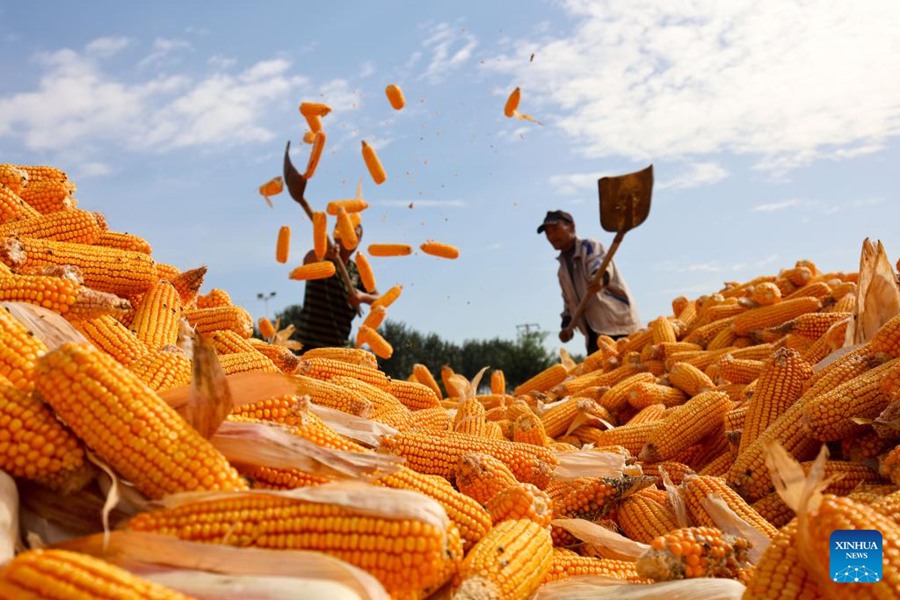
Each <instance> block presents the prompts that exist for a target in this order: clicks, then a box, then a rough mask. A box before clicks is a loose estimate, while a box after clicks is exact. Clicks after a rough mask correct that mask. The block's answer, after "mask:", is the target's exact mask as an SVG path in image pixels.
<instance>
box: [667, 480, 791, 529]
mask: <svg viewBox="0 0 900 600" xmlns="http://www.w3.org/2000/svg"><path fill="white" fill-rule="evenodd" d="M682 489H683V490H684V495H683V497H684V500H685V504H687V507H688V510H689V511H690V514H691V517H692V518H693V520H694V523H696V524H697V525H701V526H704V527H717V526H718V525H717V523H716V522H715V520H714V519H713V518H712V516H710V514H709V513H708V512H707V510H706V509H705V508H704V506H703V499H705V498H708V497H710V496H718V497H719V498H721V499H722V500H723V501H724V502H725V504H726V505H727V506H728V508H730V509H731V510H732V511H734V513H735V514H736V515H737V516H739V517H741V518H742V519H743V520H744V521H746V522H747V523H748V524H750V525H751V526H753V527H754V528H756V529H757V530H759V531H760V532H762V533H764V534H766V535H767V536H768V537H770V538H771V537H774V535H775V533H776V532H777V529H776V528H775V527H774V526H773V525H772V524H771V523H769V522H768V521H767V520H766V519H765V518H763V517H762V516H761V515H760V514H759V513H758V512H756V510H754V509H753V507H752V506H750V505H749V504H747V502H746V501H745V500H744V499H743V498H741V497H740V496H739V495H738V494H737V493H736V492H735V491H734V490H733V489H731V488H730V487H729V486H728V484H727V483H726V482H725V479H723V478H721V477H714V476H710V475H686V476H685V478H684V481H683V483H682Z"/></svg>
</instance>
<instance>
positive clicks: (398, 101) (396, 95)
mask: <svg viewBox="0 0 900 600" xmlns="http://www.w3.org/2000/svg"><path fill="white" fill-rule="evenodd" d="M384 93H385V95H386V96H387V99H388V102H390V104H391V108H393V109H394V110H400V109H402V108H403V107H404V106H405V105H406V99H405V98H404V97H403V90H401V89H400V86H398V85H397V84H396V83H392V84H390V85H388V86H387V87H386V88H384Z"/></svg>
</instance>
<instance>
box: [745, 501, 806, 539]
mask: <svg viewBox="0 0 900 600" xmlns="http://www.w3.org/2000/svg"><path fill="white" fill-rule="evenodd" d="M750 506H751V507H752V508H753V510H755V511H756V512H757V513H758V514H759V516H761V517H762V518H764V519H765V520H766V521H768V522H769V523H771V524H772V526H773V527H775V528H776V529H782V528H783V527H784V526H785V525H787V524H788V523H790V522H791V519H793V518H794V516H795V515H796V513H795V512H794V511H793V510H791V507H789V506H788V505H787V504H785V503H784V500H782V499H781V496H779V495H778V494H777V493H776V492H772V493H771V494H766V495H765V496H763V497H762V498H760V499H759V500H757V501H756V502H754V503H753V504H751V505H750ZM777 535H778V534H776V537H775V538H773V542H774V540H775V539H776V538H777Z"/></svg>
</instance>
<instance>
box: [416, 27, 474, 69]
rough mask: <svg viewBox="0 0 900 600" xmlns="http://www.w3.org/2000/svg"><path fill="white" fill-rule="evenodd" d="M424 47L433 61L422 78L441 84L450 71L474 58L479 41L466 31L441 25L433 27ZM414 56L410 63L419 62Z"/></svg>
mask: <svg viewBox="0 0 900 600" xmlns="http://www.w3.org/2000/svg"><path fill="white" fill-rule="evenodd" d="M423 45H424V46H425V48H426V49H427V50H428V51H429V52H430V53H431V60H430V61H429V63H428V66H427V67H426V68H425V71H424V72H423V73H422V75H421V76H420V77H421V78H422V79H425V80H426V81H428V82H429V83H440V82H441V81H443V80H444V77H445V76H446V75H447V74H448V73H449V72H450V71H453V70H455V69H458V68H459V67H461V66H462V65H464V64H465V63H466V62H467V61H468V60H469V59H470V58H472V52H473V51H474V50H475V48H476V46H478V41H477V40H476V39H475V36H474V35H472V34H471V33H469V32H468V31H466V30H465V29H462V28H458V27H455V26H453V25H450V24H449V23H439V24H437V25H435V26H433V27H431V29H430V30H429V32H428V37H427V38H426V39H425V41H424V42H423ZM413 56H414V59H415V60H413V59H410V62H411V63H415V62H418V57H417V56H416V55H413Z"/></svg>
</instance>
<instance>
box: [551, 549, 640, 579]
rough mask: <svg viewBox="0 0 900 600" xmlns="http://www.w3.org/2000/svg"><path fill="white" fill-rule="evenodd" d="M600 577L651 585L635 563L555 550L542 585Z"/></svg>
mask: <svg viewBox="0 0 900 600" xmlns="http://www.w3.org/2000/svg"><path fill="white" fill-rule="evenodd" d="M585 575H600V576H602V577H607V578H610V579H622V580H624V581H629V582H631V583H649V580H646V579H641V578H640V577H639V576H638V574H637V568H636V567H635V566H634V563H633V562H629V561H627V560H617V559H614V558H594V557H592V556H579V555H578V554H575V553H574V552H572V551H570V550H564V549H562V548H554V549H553V563H552V564H551V565H550V570H549V571H548V572H547V575H545V576H544V580H543V581H542V582H541V583H548V582H551V581H559V580H560V579H565V578H567V577H579V576H585Z"/></svg>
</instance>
